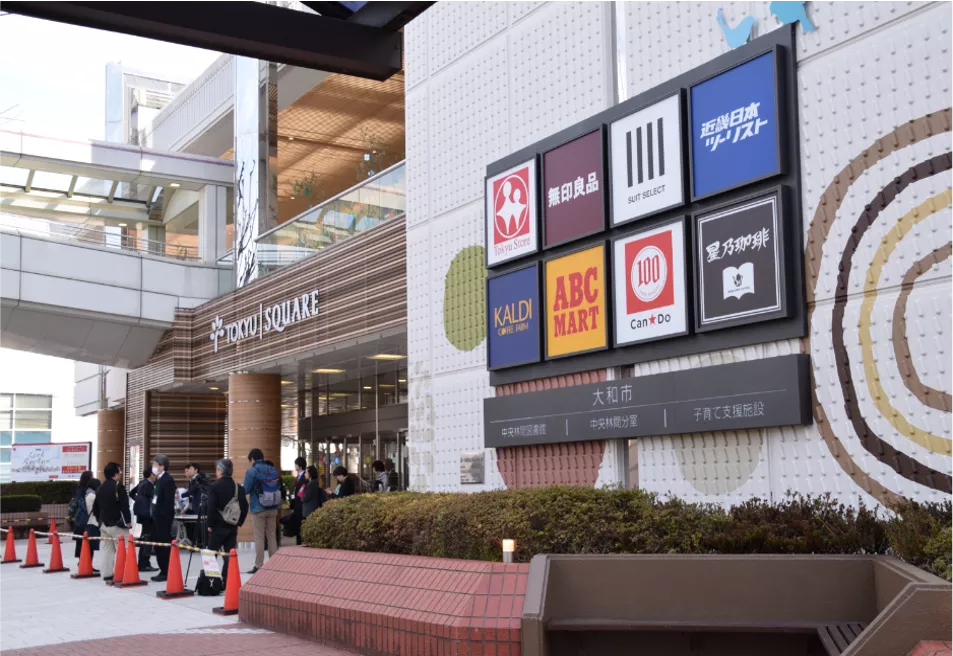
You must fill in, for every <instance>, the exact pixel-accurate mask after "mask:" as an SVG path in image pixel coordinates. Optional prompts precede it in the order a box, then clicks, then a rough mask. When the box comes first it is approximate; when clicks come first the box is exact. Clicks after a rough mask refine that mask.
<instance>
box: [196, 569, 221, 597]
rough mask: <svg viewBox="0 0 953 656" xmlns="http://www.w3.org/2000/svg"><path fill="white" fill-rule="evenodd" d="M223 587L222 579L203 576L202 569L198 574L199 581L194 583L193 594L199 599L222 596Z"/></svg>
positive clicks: (203, 571)
mask: <svg viewBox="0 0 953 656" xmlns="http://www.w3.org/2000/svg"><path fill="white" fill-rule="evenodd" d="M224 589H225V586H224V585H223V584H222V579H221V578H220V577H218V576H205V570H204V569H203V570H202V571H201V572H200V573H199V580H198V581H196V583H195V594H197V595H198V596H200V597H217V596H218V595H220V594H222V591H223V590H224Z"/></svg>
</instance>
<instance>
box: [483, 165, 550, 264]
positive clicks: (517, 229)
mask: <svg viewBox="0 0 953 656" xmlns="http://www.w3.org/2000/svg"><path fill="white" fill-rule="evenodd" d="M536 223H537V221H536V159H535V158H534V159H531V160H528V161H527V162H524V163H523V164H520V165H518V166H514V167H513V168H511V169H509V170H508V171H504V172H503V173H500V174H499V175H495V176H493V177H491V178H487V180H486V240H487V246H486V258H487V264H488V265H489V266H493V265H494V264H500V263H501V262H506V261H508V260H512V259H515V258H517V257H522V256H523V255H528V254H529V253H535V252H536V249H537V246H538V241H537V233H536Z"/></svg>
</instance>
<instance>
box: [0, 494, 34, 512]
mask: <svg viewBox="0 0 953 656" xmlns="http://www.w3.org/2000/svg"><path fill="white" fill-rule="evenodd" d="M42 505H43V500H42V499H40V497H38V496H37V495H35V494H11V495H9V496H3V497H0V512H4V513H15V512H40V507H41V506H42Z"/></svg>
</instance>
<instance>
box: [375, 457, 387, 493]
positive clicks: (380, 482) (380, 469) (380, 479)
mask: <svg viewBox="0 0 953 656" xmlns="http://www.w3.org/2000/svg"><path fill="white" fill-rule="evenodd" d="M371 468H372V469H373V470H374V491H375V492H390V478H389V477H388V476H387V470H386V469H385V468H384V463H383V462H381V461H380V460H375V461H374V464H372V465H371Z"/></svg>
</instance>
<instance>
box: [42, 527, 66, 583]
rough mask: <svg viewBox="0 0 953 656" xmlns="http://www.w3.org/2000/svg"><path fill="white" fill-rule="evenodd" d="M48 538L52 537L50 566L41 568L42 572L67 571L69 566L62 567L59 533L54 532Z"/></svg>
mask: <svg viewBox="0 0 953 656" xmlns="http://www.w3.org/2000/svg"><path fill="white" fill-rule="evenodd" d="M50 538H52V539H53V551H52V552H51V553H50V566H49V567H47V568H46V569H45V570H43V573H44V574H53V573H54V572H68V571H69V567H63V553H62V552H61V551H60V534H59V533H54V534H53V535H51V536H50Z"/></svg>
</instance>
